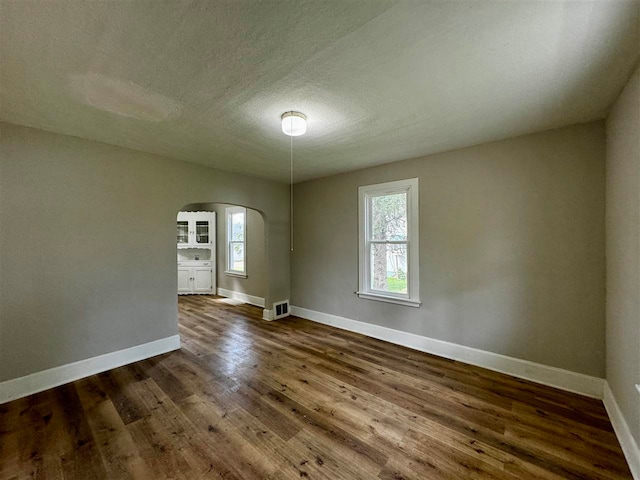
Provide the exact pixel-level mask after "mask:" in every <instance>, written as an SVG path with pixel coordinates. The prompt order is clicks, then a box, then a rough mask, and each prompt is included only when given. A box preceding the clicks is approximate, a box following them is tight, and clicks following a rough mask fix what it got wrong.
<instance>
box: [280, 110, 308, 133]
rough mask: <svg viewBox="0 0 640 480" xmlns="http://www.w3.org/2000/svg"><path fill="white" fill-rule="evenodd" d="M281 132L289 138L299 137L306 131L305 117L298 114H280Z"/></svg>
mask: <svg viewBox="0 0 640 480" xmlns="http://www.w3.org/2000/svg"><path fill="white" fill-rule="evenodd" d="M282 131H283V132H284V133H285V134H286V135H289V136H291V137H299V136H300V135H304V134H305V133H306V131H307V117H306V116H305V115H304V114H303V113H300V112H285V113H283V114H282Z"/></svg>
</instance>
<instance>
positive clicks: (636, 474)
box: [603, 382, 640, 480]
mask: <svg viewBox="0 0 640 480" xmlns="http://www.w3.org/2000/svg"><path fill="white" fill-rule="evenodd" d="M603 401H604V407H605V408H606V409H607V413H608V414H609V418H610V419H611V425H613V430H614V431H615V432H616V436H617V437H618V441H619V442H620V446H621V447H622V451H623V452H624V456H625V458H626V459H627V463H628V464H629V469H630V470H631V475H633V478H634V479H635V480H640V448H638V444H637V442H636V441H635V439H634V438H633V435H631V430H630V429H629V425H628V424H627V421H626V420H625V418H624V416H623V415H622V410H620V407H619V406H618V402H616V398H615V397H614V396H613V392H612V391H611V388H610V387H609V383H608V382H605V383H604V399H603Z"/></svg>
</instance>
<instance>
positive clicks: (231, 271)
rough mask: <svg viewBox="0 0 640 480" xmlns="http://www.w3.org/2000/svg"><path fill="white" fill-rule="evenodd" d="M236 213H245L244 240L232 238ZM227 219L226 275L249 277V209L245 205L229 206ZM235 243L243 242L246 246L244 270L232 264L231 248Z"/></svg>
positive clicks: (226, 213)
mask: <svg viewBox="0 0 640 480" xmlns="http://www.w3.org/2000/svg"><path fill="white" fill-rule="evenodd" d="M236 213H242V214H243V215H244V235H243V236H242V238H243V240H242V242H238V241H234V240H233V239H232V238H231V235H232V234H233V228H232V225H231V218H232V217H231V216H232V215H233V214H236ZM225 220H226V224H227V228H226V230H227V248H226V255H227V258H226V267H227V268H226V270H225V271H224V273H225V275H229V276H230V277H241V278H247V209H246V208H244V207H228V208H226V209H225ZM234 243H243V244H244V248H243V249H242V254H243V256H244V258H243V260H244V271H240V270H234V269H233V268H232V265H231V259H232V258H233V257H232V255H231V248H232V246H233V244H234Z"/></svg>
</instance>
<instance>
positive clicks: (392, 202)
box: [370, 193, 407, 241]
mask: <svg viewBox="0 0 640 480" xmlns="http://www.w3.org/2000/svg"><path fill="white" fill-rule="evenodd" d="M370 235H371V239H372V240H392V241H393V240H396V241H398V240H400V241H405V240H406V239H407V194H406V193H394V194H392V195H380V196H377V197H371V232H370Z"/></svg>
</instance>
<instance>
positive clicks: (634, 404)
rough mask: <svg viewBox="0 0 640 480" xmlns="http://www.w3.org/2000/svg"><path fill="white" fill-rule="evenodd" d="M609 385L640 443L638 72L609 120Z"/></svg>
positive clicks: (639, 87)
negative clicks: (639, 385) (636, 387)
mask: <svg viewBox="0 0 640 480" xmlns="http://www.w3.org/2000/svg"><path fill="white" fill-rule="evenodd" d="M606 218H607V222H606V225H607V336H606V338H607V381H608V382H609V386H610V388H611V390H612V392H613V394H614V396H615V398H616V401H617V402H618V404H619V405H620V409H621V410H622V413H623V414H624V416H625V419H626V421H627V423H628V425H629V427H630V428H631V432H632V434H633V436H634V437H635V439H636V442H638V443H640V395H638V392H637V391H636V389H635V386H634V385H635V384H636V383H640V70H637V71H636V72H635V74H634V76H633V78H632V79H631V80H630V81H629V83H628V84H627V86H626V88H625V89H624V91H623V92H622V94H621V95H620V97H619V98H618V100H617V101H616V103H615V105H614V107H613V109H612V110H611V112H610V114H609V117H608V118H607V214H606Z"/></svg>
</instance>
